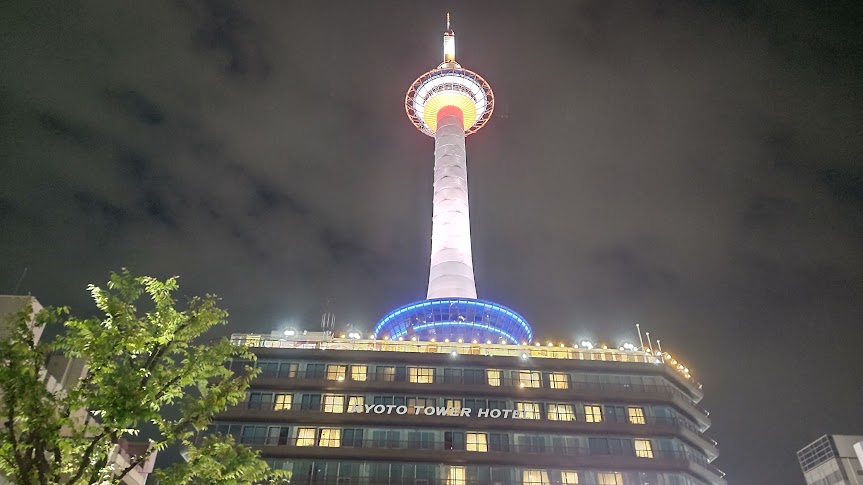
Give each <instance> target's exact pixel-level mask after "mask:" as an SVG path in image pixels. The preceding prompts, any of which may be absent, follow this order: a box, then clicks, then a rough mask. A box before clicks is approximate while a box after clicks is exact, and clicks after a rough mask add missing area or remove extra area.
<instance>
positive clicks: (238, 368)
mask: <svg viewBox="0 0 863 485" xmlns="http://www.w3.org/2000/svg"><path fill="white" fill-rule="evenodd" d="M246 367H254V364H253V363H252V361H250V360H242V359H234V360H232V361H231V367H230V369H231V370H232V371H234V373H239V372H243V371H245V370H246Z"/></svg>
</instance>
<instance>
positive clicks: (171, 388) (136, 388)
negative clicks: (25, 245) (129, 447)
mask: <svg viewBox="0 0 863 485" xmlns="http://www.w3.org/2000/svg"><path fill="white" fill-rule="evenodd" d="M88 289H89V291H90V294H91V295H92V297H93V300H94V301H95V303H96V306H97V307H98V309H99V310H100V312H101V313H102V314H103V315H102V317H101V318H86V319H81V318H75V317H72V316H70V315H69V312H68V310H67V309H65V308H61V309H46V310H42V311H41V312H39V313H38V314H37V315H35V324H36V325H37V326H49V325H57V324H62V326H63V327H64V329H63V330H64V331H63V332H62V333H61V334H60V336H58V337H57V338H55V339H54V340H53V341H50V342H44V341H42V342H38V343H37V342H35V341H34V334H33V329H32V325H30V324H29V322H30V317H31V313H32V310H31V309H29V308H25V309H23V310H22V311H20V312H19V313H17V314H16V315H15V317H14V318H13V319H12V320H11V321H9V322H5V325H6V328H7V331H8V333H9V338H8V339H7V340H5V341H2V342H0V362H2V368H0V472H2V473H4V474H5V475H7V477H8V478H9V479H11V480H12V481H13V483H17V484H21V485H31V484H32V485H35V484H39V485H44V484H69V485H73V484H75V485H77V484H115V483H121V481H122V479H123V477H124V476H125V475H126V474H128V473H129V472H130V471H131V470H132V469H133V468H134V467H135V466H137V465H139V464H141V463H143V462H144V461H145V460H146V459H147V458H148V457H149V455H150V454H151V453H152V452H153V451H156V450H159V451H161V450H164V449H166V448H168V447H170V446H173V445H179V446H184V447H186V448H187V450H188V456H189V457H190V461H188V462H186V463H179V464H176V465H174V466H173V467H171V468H170V469H168V470H165V471H163V472H162V475H163V477H165V478H166V479H170V481H166V482H164V483H187V482H189V483H224V484H226V485H227V484H242V483H252V482H253V481H254V482H259V481H264V482H266V481H271V480H275V479H277V478H278V477H279V476H280V475H278V473H277V472H270V471H269V470H268V468H267V466H266V463H264V462H263V461H262V460H261V459H260V458H259V457H258V455H257V453H255V452H253V451H251V450H249V449H248V448H245V447H243V446H241V445H237V444H236V443H234V442H233V440H232V439H231V438H230V437H221V436H212V437H208V438H205V439H204V440H203V441H201V442H199V443H198V444H199V445H200V446H196V443H195V441H196V437H197V436H198V432H199V431H201V430H204V429H205V428H206V427H207V425H209V424H210V423H211V421H212V419H213V416H214V414H215V413H217V412H220V411H222V410H224V409H226V408H227V407H228V406H232V405H236V404H238V403H239V402H240V401H242V400H243V398H244V396H245V390H246V389H247V388H248V385H249V382H250V380H251V379H252V377H254V375H255V373H254V372H253V371H252V369H247V372H245V373H239V374H234V373H232V372H231V371H230V370H229V369H228V368H227V367H226V365H225V364H226V363H227V362H228V361H229V360H230V359H232V358H241V359H249V360H251V359H254V355H253V354H252V353H251V352H249V350H248V349H247V348H245V347H240V346H237V345H233V344H231V342H230V341H229V340H227V339H225V338H221V339H216V340H213V341H209V342H201V339H200V337H201V336H202V335H204V334H205V333H206V332H207V331H208V330H210V329H211V328H212V327H214V326H216V325H224V324H225V323H226V318H227V313H226V312H225V311H224V310H222V309H220V308H219V307H218V306H217V301H218V299H217V298H216V297H214V296H212V295H206V296H203V297H194V298H191V299H189V300H188V302H187V303H186V304H185V305H184V308H183V309H179V308H178V305H177V302H176V301H175V298H174V294H175V293H176V292H177V290H178V285H177V279H176V278H170V279H168V280H165V281H159V280H157V279H155V278H152V277H146V276H144V277H136V276H133V275H131V274H130V273H129V272H128V271H126V270H124V271H122V272H121V273H112V274H111V277H110V280H109V282H108V284H107V285H106V286H105V288H102V287H98V286H94V285H90V286H89V287H88ZM57 354H60V355H63V356H65V357H68V358H78V359H82V360H83V361H85V362H86V365H87V371H86V374H85V375H84V376H83V377H82V378H81V379H80V380H77V381H76V382H73V383H71V385H68V386H66V387H65V388H62V389H49V387H46V382H47V377H46V375H47V370H46V362H47V358H48V357H49V356H50V355H57ZM144 425H149V426H151V427H154V428H156V429H157V430H158V432H157V433H155V434H156V436H155V437H152V438H150V439H149V440H148V443H149V446H148V448H147V451H146V452H143V453H140V454H139V455H137V456H133V457H131V459H130V460H129V462H128V463H125V462H124V463H122V464H120V463H118V462H117V460H115V459H114V455H115V453H116V445H117V443H118V442H119V440H120V438H123V437H130V436H135V435H137V434H138V429H140V428H141V427H142V426H144ZM176 477H187V478H188V480H186V479H183V480H180V481H173V478H176ZM196 477H197V478H196ZM196 480H197V481H196ZM202 480H203V481H202Z"/></svg>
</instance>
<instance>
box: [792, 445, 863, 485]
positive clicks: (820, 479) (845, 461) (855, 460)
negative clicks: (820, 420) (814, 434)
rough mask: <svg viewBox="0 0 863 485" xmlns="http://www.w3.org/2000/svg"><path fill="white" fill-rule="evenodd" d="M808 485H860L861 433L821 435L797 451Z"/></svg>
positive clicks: (862, 464) (862, 473)
mask: <svg viewBox="0 0 863 485" xmlns="http://www.w3.org/2000/svg"><path fill="white" fill-rule="evenodd" d="M797 461H799V462H800V469H801V470H802V471H803V477H804V478H805V479H806V484H807V485H834V484H838V485H863V436H846V435H835V434H833V435H824V436H822V437H820V438H818V439H817V440H815V441H813V442H812V443H810V444H808V445H806V446H805V447H804V448H803V449H802V450H800V451H798V452H797Z"/></svg>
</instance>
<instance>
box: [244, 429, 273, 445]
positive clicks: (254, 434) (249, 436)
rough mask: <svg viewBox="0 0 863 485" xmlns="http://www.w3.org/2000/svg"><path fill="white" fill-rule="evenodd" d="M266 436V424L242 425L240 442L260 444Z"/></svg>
mask: <svg viewBox="0 0 863 485" xmlns="http://www.w3.org/2000/svg"><path fill="white" fill-rule="evenodd" d="M266 436H267V427H266V426H243V434H242V437H241V438H240V443H242V444H244V445H262V444H264V438H265V437H266Z"/></svg>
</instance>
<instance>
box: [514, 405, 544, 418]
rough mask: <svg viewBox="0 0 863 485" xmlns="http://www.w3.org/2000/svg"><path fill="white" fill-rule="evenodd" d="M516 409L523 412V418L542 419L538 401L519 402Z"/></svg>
mask: <svg viewBox="0 0 863 485" xmlns="http://www.w3.org/2000/svg"><path fill="white" fill-rule="evenodd" d="M515 409H516V410H517V411H519V412H520V413H521V417H522V419H540V416H539V403H538V402H517V403H515Z"/></svg>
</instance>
